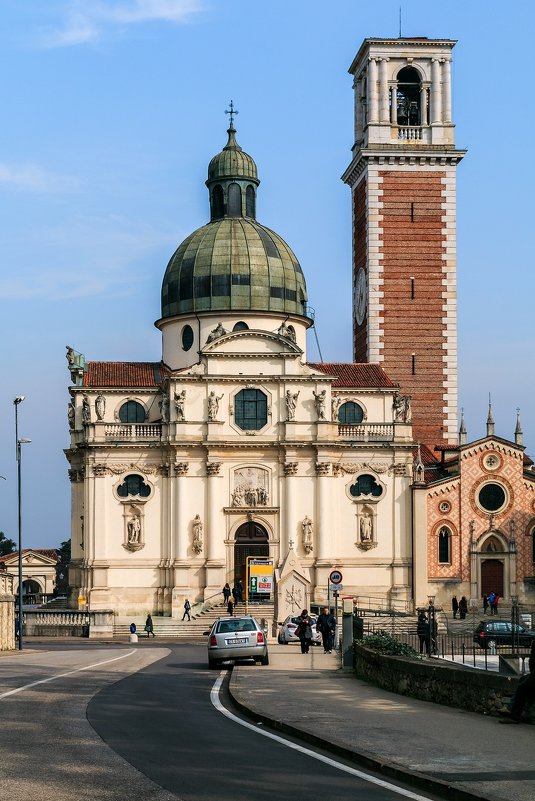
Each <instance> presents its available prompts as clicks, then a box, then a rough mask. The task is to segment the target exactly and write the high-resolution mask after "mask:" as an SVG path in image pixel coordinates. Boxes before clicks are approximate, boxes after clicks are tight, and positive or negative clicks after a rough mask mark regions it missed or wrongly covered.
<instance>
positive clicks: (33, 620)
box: [23, 609, 113, 639]
mask: <svg viewBox="0 0 535 801" xmlns="http://www.w3.org/2000/svg"><path fill="white" fill-rule="evenodd" d="M23 623H24V629H23V635H24V636H25V637H90V638H91V639H95V638H96V639H98V638H100V637H113V612H112V611H110V610H95V611H90V612H82V611H78V610H76V609H50V610H48V609H31V610H27V609H25V610H24V612H23Z"/></svg>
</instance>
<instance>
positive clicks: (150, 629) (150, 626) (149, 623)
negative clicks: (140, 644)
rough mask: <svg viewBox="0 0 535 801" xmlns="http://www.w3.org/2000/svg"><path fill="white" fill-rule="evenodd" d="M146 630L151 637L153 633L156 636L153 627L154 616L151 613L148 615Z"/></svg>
mask: <svg viewBox="0 0 535 801" xmlns="http://www.w3.org/2000/svg"><path fill="white" fill-rule="evenodd" d="M145 631H146V632H147V637H150V635H151V634H152V636H153V637H156V635H155V633H154V629H153V624H152V617H151V616H150V615H147V619H146V621H145Z"/></svg>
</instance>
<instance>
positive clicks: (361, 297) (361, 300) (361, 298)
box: [355, 267, 367, 325]
mask: <svg viewBox="0 0 535 801" xmlns="http://www.w3.org/2000/svg"><path fill="white" fill-rule="evenodd" d="M366 300H367V298H366V273H365V272H364V270H363V268H362V267H361V268H360V270H359V271H358V273H357V283H356V286H355V316H356V320H357V325H362V322H363V320H364V316H365V314H366Z"/></svg>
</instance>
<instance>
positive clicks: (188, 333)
mask: <svg viewBox="0 0 535 801" xmlns="http://www.w3.org/2000/svg"><path fill="white" fill-rule="evenodd" d="M192 345H193V328H192V327H191V325H185V326H184V328H183V329H182V350H189V349H190V348H191V346H192Z"/></svg>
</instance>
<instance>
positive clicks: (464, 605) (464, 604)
mask: <svg viewBox="0 0 535 801" xmlns="http://www.w3.org/2000/svg"><path fill="white" fill-rule="evenodd" d="M467 612H468V601H467V600H466V596H465V595H463V597H462V598H461V600H460V601H459V619H460V620H464V619H465V617H466V613H467Z"/></svg>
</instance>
